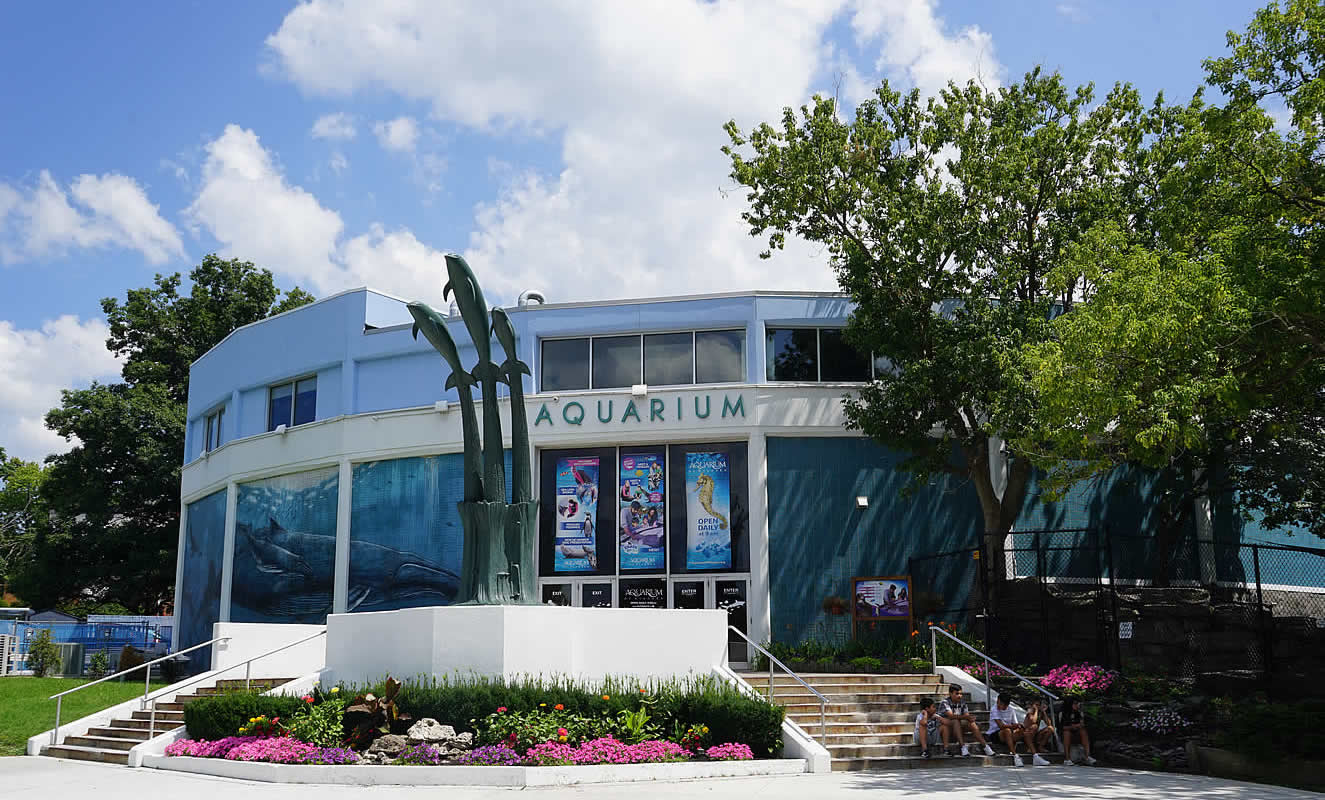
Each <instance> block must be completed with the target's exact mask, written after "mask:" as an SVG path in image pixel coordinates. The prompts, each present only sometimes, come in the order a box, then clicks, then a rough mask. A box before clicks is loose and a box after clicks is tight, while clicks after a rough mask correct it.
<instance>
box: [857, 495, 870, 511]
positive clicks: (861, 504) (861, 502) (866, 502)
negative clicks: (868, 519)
mask: <svg viewBox="0 0 1325 800" xmlns="http://www.w3.org/2000/svg"><path fill="white" fill-rule="evenodd" d="M869 507H870V499H869V498H868V497H866V496H865V495H863V494H858V495H856V508H869Z"/></svg>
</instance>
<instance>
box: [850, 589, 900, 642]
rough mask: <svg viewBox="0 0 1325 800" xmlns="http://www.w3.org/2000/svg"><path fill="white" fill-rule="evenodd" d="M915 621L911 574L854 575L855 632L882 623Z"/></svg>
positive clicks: (852, 626) (855, 633)
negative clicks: (863, 576) (912, 614)
mask: <svg viewBox="0 0 1325 800" xmlns="http://www.w3.org/2000/svg"><path fill="white" fill-rule="evenodd" d="M892 622H905V623H907V626H908V629H909V627H910V623H911V576H910V575H892V576H874V577H868V578H852V579H851V628H852V633H853V635H855V636H859V635H860V634H861V632H862V631H873V630H876V629H877V626H878V625H879V624H882V623H892Z"/></svg>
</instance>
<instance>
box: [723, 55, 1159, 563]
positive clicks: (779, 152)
mask: <svg viewBox="0 0 1325 800" xmlns="http://www.w3.org/2000/svg"><path fill="white" fill-rule="evenodd" d="M1141 114H1142V108H1141V106H1140V103H1139V100H1138V98H1137V96H1136V94H1135V92H1133V91H1132V90H1130V89H1129V88H1126V87H1118V88H1116V89H1114V90H1113V91H1112V92H1111V93H1110V94H1109V95H1108V97H1107V98H1105V99H1104V100H1103V102H1101V103H1098V104H1096V101H1095V97H1094V92H1093V90H1092V88H1091V87H1089V86H1085V87H1080V88H1077V89H1075V90H1073V89H1070V88H1068V87H1067V86H1065V85H1064V83H1063V81H1062V79H1061V77H1060V76H1059V75H1057V74H1051V75H1046V74H1043V73H1041V72H1040V71H1038V70H1037V71H1034V72H1031V73H1029V74H1027V75H1026V76H1025V78H1024V79H1023V80H1022V81H1021V82H1019V83H1017V84H1015V85H1012V86H1008V87H1006V88H1000V89H987V88H984V87H982V86H980V85H977V84H975V83H970V84H968V85H966V86H957V85H955V84H951V85H949V86H948V88H947V89H945V90H944V91H942V92H941V93H940V95H939V96H938V97H936V98H932V99H929V100H928V101H926V100H924V99H922V98H921V96H920V94H919V93H918V92H916V91H912V92H910V93H905V94H904V93H901V92H898V91H895V90H893V89H892V88H890V87H889V85H888V84H887V83H884V84H883V85H882V86H881V87H880V88H879V89H878V90H877V91H876V92H875V95H874V98H873V99H871V100H869V101H867V102H865V103H863V104H861V106H860V107H859V108H857V109H856V112H855V117H854V119H852V120H851V121H850V122H847V121H844V120H843V119H842V118H841V116H840V111H839V109H838V107H837V106H836V104H835V103H834V102H833V101H832V100H829V99H825V98H819V97H817V98H815V100H814V103H813V105H812V106H810V107H803V108H801V109H800V111H799V113H797V112H796V111H793V110H792V109H787V110H786V111H785V113H784V114H783V118H782V120H781V122H780V124H778V125H776V126H773V125H768V124H765V125H760V126H759V127H757V128H755V129H753V130H752V131H750V132H748V133H746V132H742V131H741V130H739V129H738V128H737V127H736V125H735V124H733V123H729V124H728V126H727V131H728V134H729V136H730V139H731V143H730V145H729V146H728V147H726V148H724V152H726V153H727V154H728V156H729V157H730V159H731V164H732V177H733V178H734V179H735V180H736V182H737V183H739V184H741V185H743V186H745V187H747V188H748V189H749V195H748V200H749V210H748V211H746V212H745V213H744V219H745V220H746V221H747V222H749V224H750V228H751V233H752V234H753V235H756V236H766V237H767V240H768V243H769V251H770V252H771V251H772V250H776V249H780V248H781V247H782V246H783V244H784V242H785V240H786V238H787V237H789V236H795V237H799V238H802V239H805V240H808V241H811V242H816V243H821V244H823V245H824V246H825V249H826V251H827V253H828V257H829V259H830V261H831V264H832V266H833V268H834V269H835V270H836V273H837V277H838V280H839V282H840V284H841V286H842V288H843V289H844V290H845V291H846V292H848V293H849V294H850V296H851V298H852V299H853V300H854V301H855V303H856V311H855V312H854V314H853V315H852V318H851V320H850V323H849V327H848V337H849V338H850V340H851V341H852V342H853V343H854V344H855V346H856V347H857V348H858V349H859V350H861V351H862V352H872V353H874V354H875V355H876V356H881V357H883V358H886V359H887V360H888V361H889V362H890V363H891V365H892V369H891V370H890V371H887V372H885V373H884V374H882V375H880V376H879V377H878V378H877V379H876V380H875V381H874V382H872V383H870V384H868V385H866V386H865V387H864V388H863V389H862V390H861V391H860V392H859V393H858V394H856V395H855V396H853V397H851V398H849V399H848V400H847V402H846V413H847V418H848V420H849V424H850V425H852V426H854V427H856V428H859V429H860V430H862V431H864V432H865V433H867V434H869V435H870V436H871V437H873V438H874V439H876V440H878V441H879V442H881V443H883V444H885V445H887V446H889V447H892V448H895V449H897V450H900V451H902V452H904V453H906V454H908V456H909V458H908V459H907V460H906V461H905V462H904V467H905V468H906V469H908V470H910V471H911V472H912V473H913V475H914V478H915V480H916V481H918V482H923V481H925V480H927V479H928V478H929V477H930V476H931V475H935V474H939V473H948V474H953V475H956V476H959V477H961V478H964V479H966V480H969V481H970V483H971V484H972V485H973V486H974V487H975V491H976V494H977V495H978V497H979V499H980V504H981V508H982V510H983V514H984V527H985V530H986V532H987V533H988V534H990V545H991V547H992V548H993V554H994V558H993V559H991V562H990V563H989V565H988V567H989V568H990V569H991V571H992V572H993V574H995V575H1001V574H1002V568H1001V548H1002V538H1003V537H1002V536H998V535H994V534H995V533H996V532H999V531H1005V530H1007V529H1009V528H1010V527H1011V525H1012V523H1013V522H1014V520H1015V519H1016V517H1017V514H1018V512H1019V511H1020V510H1021V507H1022V505H1023V502H1024V499H1025V495H1026V487H1027V483H1028V479H1029V478H1030V475H1031V470H1032V465H1031V462H1030V461H1029V459H1026V458H1021V457H1014V458H1012V459H1011V461H1010V463H1009V464H1008V466H1007V482H1006V486H1005V488H1004V489H1003V491H1002V492H1001V494H1000V492H999V491H998V487H997V486H996V484H995V482H994V479H993V478H992V477H991V474H990V455H991V451H993V452H994V453H995V455H996V454H997V450H998V448H999V447H1000V439H1001V438H1007V437H1014V438H1015V437H1017V436H1019V435H1020V434H1021V433H1022V432H1023V431H1026V430H1031V429H1034V428H1035V425H1034V419H1035V415H1036V413H1037V409H1036V407H1035V406H1034V404H1033V403H1032V402H1031V398H1032V394H1031V392H1029V391H1028V384H1027V381H1028V378H1027V375H1026V373H1025V371H1024V370H1022V369H1021V368H1020V366H1019V364H1018V363H1016V361H1015V360H1013V361H1012V362H1009V360H1008V359H1006V358H1004V357H1003V356H1004V354H1005V353H1007V352H1014V351H1018V350H1019V349H1020V348H1021V347H1023V346H1025V345H1027V344H1031V343H1035V342H1040V341H1043V340H1044V339H1045V338H1046V337H1047V336H1048V334H1049V320H1050V318H1051V316H1052V314H1053V313H1054V312H1055V309H1058V308H1062V307H1070V306H1071V305H1072V304H1073V302H1074V301H1075V299H1076V297H1077V295H1078V292H1079V287H1076V286H1073V285H1071V284H1070V283H1059V284H1051V283H1050V282H1049V276H1050V274H1051V272H1053V271H1054V270H1055V269H1056V268H1057V267H1058V266H1059V265H1060V263H1061V262H1062V260H1063V259H1064V257H1065V254H1066V253H1067V252H1068V251H1069V249H1070V248H1071V247H1072V246H1074V244H1076V243H1077V242H1079V241H1080V240H1082V238H1083V237H1084V235H1085V234H1086V232H1087V231H1089V230H1090V229H1091V228H1092V227H1093V226H1095V225H1096V224H1099V223H1101V222H1105V221H1108V220H1118V219H1122V218H1123V217H1124V216H1125V212H1124V210H1125V209H1126V208H1127V206H1128V201H1129V198H1130V197H1131V196H1132V195H1134V194H1135V192H1136V187H1135V179H1134V177H1133V174H1132V173H1133V166H1132V161H1133V159H1134V157H1135V153H1136V152H1137V150H1138V148H1139V146H1140V134H1139V133H1138V132H1137V129H1136V123H1135V121H1136V119H1137V118H1139V117H1140V116H1141ZM764 255H765V256H766V257H767V256H768V255H769V252H765V254H764ZM996 410H998V411H999V412H1001V413H1000V416H999V418H998V419H997V420H996V419H995V411H996Z"/></svg>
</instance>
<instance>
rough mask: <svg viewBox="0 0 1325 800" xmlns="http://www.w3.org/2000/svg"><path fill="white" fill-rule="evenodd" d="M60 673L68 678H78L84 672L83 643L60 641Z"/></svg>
mask: <svg viewBox="0 0 1325 800" xmlns="http://www.w3.org/2000/svg"><path fill="white" fill-rule="evenodd" d="M59 647H60V674H61V675H63V676H64V677H66V678H77V677H80V676H81V675H82V674H83V645H81V644H77V643H75V642H60V643H59Z"/></svg>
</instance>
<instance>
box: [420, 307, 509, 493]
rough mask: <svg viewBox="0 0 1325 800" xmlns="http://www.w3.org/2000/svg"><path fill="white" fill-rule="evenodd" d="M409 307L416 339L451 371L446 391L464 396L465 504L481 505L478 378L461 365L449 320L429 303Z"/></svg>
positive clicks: (461, 403)
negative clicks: (472, 389)
mask: <svg viewBox="0 0 1325 800" xmlns="http://www.w3.org/2000/svg"><path fill="white" fill-rule="evenodd" d="M405 307H406V308H407V309H408V310H409V313H410V316H412V317H413V318H414V326H413V329H412V330H413V333H414V338H415V339H417V338H419V334H420V333H422V334H423V336H424V338H425V339H427V340H428V342H429V344H431V345H432V346H433V348H434V349H435V350H437V352H438V353H441V355H442V358H443V359H444V360H445V361H446V363H447V366H449V367H450V368H451V375H450V376H449V377H448V378H447V379H446V388H448V389H456V390H457V392H458V394H459V395H460V427H461V430H462V433H463V435H464V437H465V476H464V477H465V500H467V501H471V502H478V501H480V500H482V499H483V496H484V487H483V468H482V464H481V463H480V461H479V454H478V448H477V446H475V447H470V446H469V443H470V442H477V441H478V439H479V432H478V413H477V412H476V410H475V408H474V395H473V393H472V392H470V387H472V386H473V385H474V378H473V376H471V375H470V374H469V373H468V372H465V369H464V366H463V365H462V364H461V363H460V350H459V348H457V347H456V344H455V339H453V338H451V332H450V331H448V330H447V329H446V320H445V319H444V318H443V317H442V315H440V314H438V313H437V312H436V311H434V310H433V309H432V308H431V307H429V306H428V305H427V304H426V303H409V304H408V305H406V306H405ZM502 488H503V489H504V488H505V487H502Z"/></svg>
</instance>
